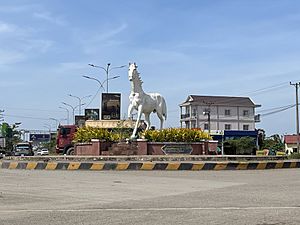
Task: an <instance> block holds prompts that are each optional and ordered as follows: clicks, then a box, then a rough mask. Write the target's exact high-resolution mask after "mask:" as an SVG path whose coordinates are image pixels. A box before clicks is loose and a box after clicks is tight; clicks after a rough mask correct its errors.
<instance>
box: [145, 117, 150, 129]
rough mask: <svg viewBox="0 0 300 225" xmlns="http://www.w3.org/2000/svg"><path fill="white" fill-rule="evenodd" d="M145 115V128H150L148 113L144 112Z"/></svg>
mask: <svg viewBox="0 0 300 225" xmlns="http://www.w3.org/2000/svg"><path fill="white" fill-rule="evenodd" d="M144 115H145V123H146V125H147V127H146V130H149V129H150V113H144Z"/></svg>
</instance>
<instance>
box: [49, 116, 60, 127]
mask: <svg viewBox="0 0 300 225" xmlns="http://www.w3.org/2000/svg"><path fill="white" fill-rule="evenodd" d="M49 120H54V121H55V125H56V127H58V124H60V123H59V120H58V119H55V118H52V117H51V118H49Z"/></svg>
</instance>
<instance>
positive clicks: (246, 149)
mask: <svg viewBox="0 0 300 225" xmlns="http://www.w3.org/2000/svg"><path fill="white" fill-rule="evenodd" d="M224 146H226V148H227V149H230V152H231V154H237V155H251V154H252V152H253V150H254V149H256V143H255V139H254V138H252V137H241V138H238V139H230V140H226V142H225V143H224Z"/></svg>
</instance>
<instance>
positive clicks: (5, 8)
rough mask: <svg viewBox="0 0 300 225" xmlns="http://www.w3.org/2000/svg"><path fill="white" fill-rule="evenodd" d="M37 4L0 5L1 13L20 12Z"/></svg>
mask: <svg viewBox="0 0 300 225" xmlns="http://www.w3.org/2000/svg"><path fill="white" fill-rule="evenodd" d="M36 7H37V5H34V4H28V5H7V6H3V5H2V6H0V12H1V13H20V12H25V11H28V10H31V9H33V8H36Z"/></svg>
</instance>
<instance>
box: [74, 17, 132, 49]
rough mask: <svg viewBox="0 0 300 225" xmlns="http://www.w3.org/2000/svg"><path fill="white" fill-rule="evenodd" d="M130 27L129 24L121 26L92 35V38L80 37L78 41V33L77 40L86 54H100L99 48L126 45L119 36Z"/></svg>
mask: <svg viewBox="0 0 300 225" xmlns="http://www.w3.org/2000/svg"><path fill="white" fill-rule="evenodd" d="M127 27H128V25H127V24H125V23H124V24H121V25H120V26H118V27H116V28H113V29H111V30H104V29H103V31H102V32H101V33H97V34H95V35H92V36H91V37H90V38H87V37H83V36H80V35H79V37H80V39H79V40H78V33H77V34H76V39H77V41H78V42H80V43H81V44H82V46H83V51H84V52H85V53H86V54H90V53H94V52H98V51H99V48H101V47H108V46H117V45H121V44H123V43H124V41H122V40H121V39H120V38H116V37H119V36H118V35H119V34H120V33H122V32H123V31H124V30H126V29H127Z"/></svg>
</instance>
